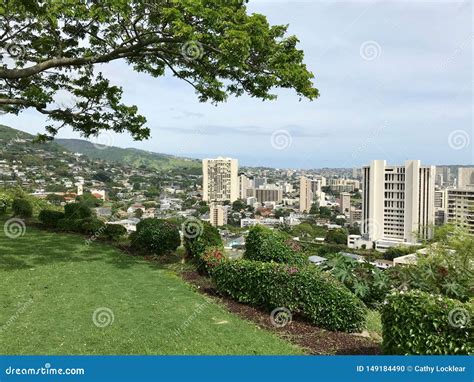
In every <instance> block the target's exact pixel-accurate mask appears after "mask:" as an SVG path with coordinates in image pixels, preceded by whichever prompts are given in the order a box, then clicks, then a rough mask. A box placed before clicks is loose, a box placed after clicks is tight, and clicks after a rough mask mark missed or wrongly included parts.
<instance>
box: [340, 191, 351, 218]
mask: <svg viewBox="0 0 474 382" xmlns="http://www.w3.org/2000/svg"><path fill="white" fill-rule="evenodd" d="M339 207H340V211H341V213H342V214H344V215H345V216H346V217H347V218H350V216H351V194H350V193H348V192H341V194H340V199H339Z"/></svg>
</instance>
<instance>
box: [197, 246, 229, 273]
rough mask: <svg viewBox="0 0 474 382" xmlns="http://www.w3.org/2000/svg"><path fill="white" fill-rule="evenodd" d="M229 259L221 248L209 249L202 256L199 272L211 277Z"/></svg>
mask: <svg viewBox="0 0 474 382" xmlns="http://www.w3.org/2000/svg"><path fill="white" fill-rule="evenodd" d="M226 259H227V257H226V255H225V254H224V251H223V250H222V248H220V247H208V248H207V249H206V250H205V251H204V253H203V254H202V255H201V260H202V262H201V263H200V264H199V268H198V269H199V270H200V271H203V272H204V273H205V274H207V275H209V274H210V273H211V272H212V270H213V269H214V268H216V267H217V266H218V265H219V264H221V263H222V262H224V261H226Z"/></svg>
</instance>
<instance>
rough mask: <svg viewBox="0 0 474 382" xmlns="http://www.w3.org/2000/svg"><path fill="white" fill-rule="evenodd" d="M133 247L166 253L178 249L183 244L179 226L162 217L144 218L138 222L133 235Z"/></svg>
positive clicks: (159, 253)
mask: <svg viewBox="0 0 474 382" xmlns="http://www.w3.org/2000/svg"><path fill="white" fill-rule="evenodd" d="M130 238H131V244H132V248H134V249H137V250H141V251H146V252H149V253H153V254H156V255H164V254H166V253H167V252H171V251H174V250H176V249H177V248H178V247H179V246H180V244H181V238H180V236H179V230H178V227H177V226H176V225H175V224H173V223H171V222H169V221H167V220H162V219H154V218H149V219H144V220H142V221H141V222H140V223H138V224H137V230H136V232H134V233H133V234H132V235H131V236H130Z"/></svg>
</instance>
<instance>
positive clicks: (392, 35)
mask: <svg viewBox="0 0 474 382" xmlns="http://www.w3.org/2000/svg"><path fill="white" fill-rule="evenodd" d="M249 9H250V11H252V12H258V13H263V14H265V15H267V16H268V18H269V20H270V22H271V23H273V24H287V23H288V24H289V25H290V27H289V32H290V33H291V34H296V35H297V36H298V37H299V38H300V40H301V45H300V46H301V48H302V49H303V50H304V51H305V53H306V60H305V61H306V63H307V65H308V67H309V68H310V70H311V71H313V72H314V74H315V76H316V78H315V85H316V87H317V88H318V89H319V90H320V92H321V97H320V98H319V99H317V100H316V101H313V102H309V101H305V100H303V101H301V102H299V98H298V97H297V96H296V95H295V93H294V92H292V91H290V90H284V91H278V92H277V93H278V95H279V99H278V100H277V101H271V102H262V101H259V100H255V99H251V98H249V97H245V96H244V97H240V98H237V99H236V98H232V99H230V100H229V101H228V102H227V103H225V104H221V105H219V106H217V107H215V106H212V105H210V104H202V103H199V102H198V101H197V98H196V96H195V94H194V92H193V90H192V89H191V88H190V86H189V85H187V84H185V83H183V82H180V81H179V80H177V79H174V78H172V77H166V78H160V79H151V78H150V77H148V76H146V75H143V74H137V73H133V72H131V71H130V70H129V69H128V68H127V67H126V66H125V65H124V64H123V63H114V64H110V65H107V66H103V67H102V68H101V70H102V71H103V72H104V73H105V74H106V75H108V76H109V78H111V79H112V81H113V82H114V83H115V84H117V85H120V86H122V87H123V89H124V100H125V102H127V103H129V104H136V105H137V106H138V107H139V110H140V112H141V113H142V114H143V115H145V116H146V117H147V119H148V126H149V127H150V128H151V131H152V138H151V139H150V140H149V141H146V142H134V141H133V140H132V139H131V138H130V137H129V136H128V135H126V134H124V135H114V136H112V137H111V138H110V137H109V136H107V137H104V138H103V141H105V142H110V143H112V144H114V145H116V146H121V147H137V148H141V149H146V150H149V151H155V152H164V153H170V154H176V155H182V156H188V157H197V158H202V157H213V156H217V155H224V156H231V157H235V158H238V159H239V160H240V162H241V164H243V165H251V166H254V165H266V166H272V167H285V168H289V167H293V168H317V167H353V166H360V165H364V164H366V163H368V162H369V161H370V160H372V159H386V160H388V161H389V163H393V164H395V163H401V162H403V161H404V160H406V159H421V160H422V161H423V163H426V164H435V165H436V164H472V163H474V133H473V98H472V89H473V76H472V75H473V49H472V46H473V40H474V32H473V30H472V24H473V14H472V11H473V9H472V4H471V2H470V1H446V0H445V1H416V0H411V1H408V0H407V1H403V0H402V1H396V2H388V1H356V0H354V1H337V0H336V1H334V0H333V1H329V0H325V1H309V0H308V1H265V0H251V1H250V3H249ZM2 123H4V124H7V125H9V126H12V127H15V128H19V129H22V130H26V131H29V132H33V133H36V132H40V131H42V127H43V126H44V125H45V121H44V120H43V118H42V117H41V116H38V115H37V114H36V113H34V112H30V111H28V112H25V113H23V114H21V115H20V116H19V117H15V116H2ZM59 136H60V137H63V138H78V137H79V136H78V135H77V134H75V133H73V132H71V131H70V130H67V129H65V130H64V131H61V133H60V134H59ZM99 140H100V138H99Z"/></svg>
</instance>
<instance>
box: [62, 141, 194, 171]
mask: <svg viewBox="0 0 474 382" xmlns="http://www.w3.org/2000/svg"><path fill="white" fill-rule="evenodd" d="M55 142H56V143H58V144H59V145H61V146H63V147H65V148H66V149H68V150H69V151H73V152H77V153H81V154H84V155H86V156H87V157H89V158H91V159H102V160H105V161H108V162H116V163H122V164H126V165H131V166H135V167H139V166H143V165H144V166H146V167H148V168H154V169H156V170H168V169H174V168H189V169H197V168H200V167H201V164H200V162H199V161H198V160H195V159H186V158H179V157H175V156H172V155H166V154H158V153H152V152H149V151H144V150H138V149H134V148H127V149H123V148H120V147H113V146H107V147H99V148H97V147H96V146H94V144H93V143H91V142H89V141H85V140H81V139H55Z"/></svg>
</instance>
